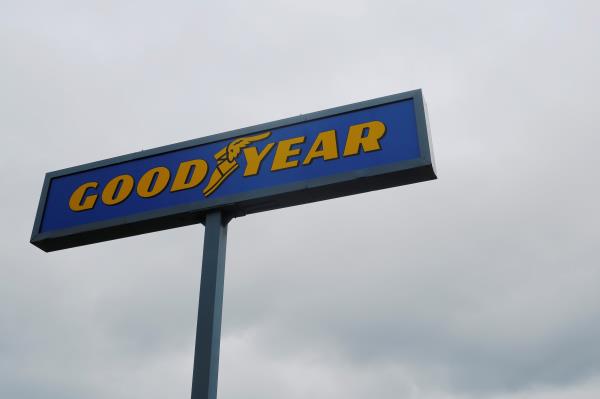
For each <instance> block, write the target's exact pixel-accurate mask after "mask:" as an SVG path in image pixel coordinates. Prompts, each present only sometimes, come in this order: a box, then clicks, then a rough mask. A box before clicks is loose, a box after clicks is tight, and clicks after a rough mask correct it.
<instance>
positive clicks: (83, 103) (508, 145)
mask: <svg viewBox="0 0 600 399" xmlns="http://www.w3.org/2000/svg"><path fill="white" fill-rule="evenodd" d="M202 3H203V2H200V1H169V2H153V1H147V0H145V1H108V0H102V1H99V0H98V1H7V0H0V134H1V135H2V136H1V137H2V144H1V146H0V183H1V184H2V189H0V201H1V202H0V204H1V206H0V220H2V223H1V224H0V241H1V242H2V244H1V251H0V264H1V265H0V397H2V398H23V399H32V398H62V399H70V398H78V399H79V398H91V399H95V398H134V399H135V398H144V399H150V398H186V397H189V395H190V389H191V376H192V362H193V349H194V336H195V327H196V311H197V304H198V290H199V285H200V272H201V267H200V266H201V258H202V253H201V252H202V240H203V231H204V230H203V227H202V226H201V225H197V226H190V227H185V228H179V229H175V230H169V231H163V232H159V233H153V234H147V235H143V236H138V237H133V238H127V239H122V240H117V241H113V242H107V243H101V244H95V245H90V246H86V247H81V248H75V249H69V250H65V251H59V252H55V253H50V254H47V253H44V252H42V251H41V250H39V249H37V248H35V247H34V246H32V245H31V244H29V236H30V233H31V228H32V225H33V220H34V216H35V212H36V207H37V202H38V198H39V194H40V191H41V187H42V181H43V176H44V173H45V172H47V171H52V170H57V169H61V168H65V167H70V166H75V165H78V164H82V163H87V162H91V161H96V160H100V159H104V158H109V157H113V156H117V155H122V154H127V153H130V152H136V151H139V150H142V149H149V148H153V147H156V146H160V145H166V144H170V143H174V142H178V141H182V140H187V139H193V138H197V137H202V136H206V135H210V134H215V133H220V132H226V131H228V130H231V129H236V128H241V127H245V126H249V125H253V124H257V123H262V122H268V121H272V120H276V119H280V118H284V117H289V116H295V115H298V114H303V113H308V112H312V111H317V110H321V109H325V108H330V107H334V106H339V105H345V104H349V103H352V102H356V101H361V100H368V99H371V98H376V97H380V96H384V95H389V94H394V93H398V92H402V91H407V90H412V89H416V88H422V89H423V93H424V95H425V99H426V101H427V104H428V110H429V119H430V125H431V126H430V127H431V134H432V137H433V149H434V153H435V158H436V164H437V169H438V176H439V179H438V180H437V181H433V182H426V183H419V184H416V185H412V186H404V187H399V188H393V189H387V190H383V191H378V192H372V193H367V194H361V195H356V196H352V197H346V198H341V199H336V200H331V201H325V202H320V203H315V204H310V205H304V206H298V207H293V208H287V209H282V210H277V211H271V212H266V213H261V214H255V215H251V216H246V217H243V218H239V219H235V220H233V221H232V223H231V224H230V226H229V238H228V253H227V265H226V280H225V300H224V311H223V330H222V341H221V364H220V374H219V398H222V399H234V398H250V399H254V398H255V399H275V398H277V399H279V398H290V399H300V398H343V399H358V398H427V399H429V398H431V399H466V398H493V399H542V398H544V399H546V398H551V399H557V398H574V399H583V398H586V399H588V398H589V399H591V398H594V399H595V398H598V397H600V262H599V256H598V245H599V244H600V240H599V229H600V213H599V212H598V210H597V207H598V203H599V199H600V198H599V197H600V195H599V194H600V188H599V178H600V172H599V167H600V161H599V159H598V148H599V146H600V138H599V137H600V135H599V133H600V129H599V126H600V112H599V107H600V100H599V99H598V92H599V91H600V74H599V71H600V44H599V38H600V23H599V21H600V6H598V5H596V2H594V1H591V0H588V1H506V0H503V1H495V2H481V1H471V2H466V1H448V2H441V1H440V2H431V1H350V0H344V1H323V0H321V1H307V0H303V1H293V2H285V1H248V2H241V1H239V2H232V1H218V2H211V4H209V5H204V4H202Z"/></svg>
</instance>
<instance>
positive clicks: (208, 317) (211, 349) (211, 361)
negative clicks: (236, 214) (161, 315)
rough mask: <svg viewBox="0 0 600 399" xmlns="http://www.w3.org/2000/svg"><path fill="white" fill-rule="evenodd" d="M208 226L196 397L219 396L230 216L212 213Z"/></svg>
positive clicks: (194, 383) (194, 379) (209, 398)
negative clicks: (222, 319) (220, 345)
mask: <svg viewBox="0 0 600 399" xmlns="http://www.w3.org/2000/svg"><path fill="white" fill-rule="evenodd" d="M204 226H205V229H204V254H203V256H202V278H201V282H200V301H199V303H198V321H197V325H196V351H195V353H194V372H193V377H192V399H216V398H217V379H218V373H219V344H220V341H221V313H222V308H223V284H224V282H225V246H226V244H227V219H225V217H224V215H223V214H222V213H221V212H220V211H215V212H211V213H209V214H208V215H207V216H206V220H205V222H204Z"/></svg>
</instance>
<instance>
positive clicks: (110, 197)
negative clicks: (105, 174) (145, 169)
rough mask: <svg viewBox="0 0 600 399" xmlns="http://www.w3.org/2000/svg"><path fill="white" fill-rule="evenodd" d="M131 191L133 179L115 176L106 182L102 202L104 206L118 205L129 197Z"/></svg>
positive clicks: (127, 176) (128, 176) (126, 176)
mask: <svg viewBox="0 0 600 399" xmlns="http://www.w3.org/2000/svg"><path fill="white" fill-rule="evenodd" d="M132 190H133V177H131V176H130V175H121V176H117V177H115V178H114V179H112V180H111V181H109V182H108V184H107V185H106V187H104V190H102V202H104V203H105V204H106V205H116V204H119V203H121V202H123V201H125V200H126V199H127V197H129V194H131V191H132Z"/></svg>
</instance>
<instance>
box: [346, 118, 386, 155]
mask: <svg viewBox="0 0 600 399" xmlns="http://www.w3.org/2000/svg"><path fill="white" fill-rule="evenodd" d="M365 130H366V131H367V134H366V135H363V133H364V131H365ZM384 134H385V125H384V124H383V123H382V122H380V121H372V122H367V123H361V124H359V125H353V126H350V129H349V130H348V139H347V140H346V147H345V148H344V156H345V157H347V156H350V155H356V154H358V152H359V150H360V147H361V146H362V149H363V151H364V152H370V151H377V150H381V145H380V144H379V140H380V139H381V138H382V137H383V135H384Z"/></svg>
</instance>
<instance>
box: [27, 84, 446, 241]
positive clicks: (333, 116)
mask: <svg viewBox="0 0 600 399" xmlns="http://www.w3.org/2000/svg"><path fill="white" fill-rule="evenodd" d="M435 178H436V176H435V171H434V168H433V163H432V157H431V152H430V145H429V136H428V131H427V123H426V118H425V110H424V103H423V98H422V95H421V91H420V90H417V91H412V92H408V93H402V94H397V95H393V96H389V97H384V98H379V99H376V100H371V101H367V102H362V103H357V104H353V105H348V106H344V107H339V108H334V109H330V110H326V111H321V112H316V113H313V114H309V115H303V116H299V117H295V118H290V119H284V120H281V121H276V122H272V123H267V124H264V125H259V126H253V127H249V128H245V129H240V130H236V131H233V132H228V133H223V134H218V135H214V136H208V137H204V138H201V139H197V140H192V141H188V142H183V143H178V144H174V145H170V146H166V147H161V148H157V149H154V150H149V151H142V152H139V153H135V154H130V155H126V156H122V157H117V158H113V159H108V160H104V161H100V162H95V163H91V164H87V165H83V166H78V167H74V168H69V169H65V170H61V171H57V172H51V173H48V174H47V175H46V179H45V182H44V186H43V190H42V195H41V199H40V203H39V207H38V214H37V217H36V221H35V226H34V230H33V234H32V238H31V242H32V243H33V244H35V245H37V246H38V247H40V248H41V249H43V250H45V251H52V250H57V249H63V248H68V247H73V246H77V245H84V244H89V243H93V242H98V241H104V240H110V239H115V238H119V237H125V236H130V235H135V234H142V233H147V232H150V231H156V230H162V229H166V228H171V227H177V226H182V225H187V224H192V223H198V222H202V221H203V218H204V215H206V213H207V212H209V211H211V210H214V209H221V210H223V211H225V212H226V213H228V214H229V215H230V216H231V217H236V216H241V215H244V214H247V213H252V212H258V211H263V210H269V209H275V208H280V207H284V206H291V205H296V204H301V203H307V202H312V201H319V200H323V199H328V198H334V197H339V196H343V195H349V194H355V193H360V192H365V191H370V190H375V189H381V188H386V187H391V186H398V185H403V184H408V183H414V182H419V181H425V180H431V179H435Z"/></svg>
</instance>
